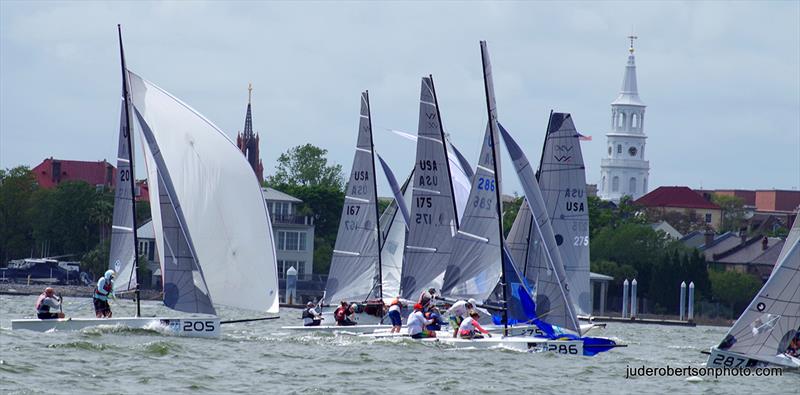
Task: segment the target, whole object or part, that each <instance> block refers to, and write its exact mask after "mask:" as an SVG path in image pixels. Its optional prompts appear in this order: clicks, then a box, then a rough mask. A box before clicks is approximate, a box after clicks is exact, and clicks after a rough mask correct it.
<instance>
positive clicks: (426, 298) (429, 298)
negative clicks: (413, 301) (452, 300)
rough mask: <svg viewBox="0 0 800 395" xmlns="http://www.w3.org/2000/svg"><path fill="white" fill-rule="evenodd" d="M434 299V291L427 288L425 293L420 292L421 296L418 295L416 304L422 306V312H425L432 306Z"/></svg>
mask: <svg viewBox="0 0 800 395" xmlns="http://www.w3.org/2000/svg"><path fill="white" fill-rule="evenodd" d="M435 299H436V289H435V288H429V289H428V290H427V291H422V294H420V295H419V300H418V301H417V303H419V304H421V305H422V311H423V312H427V311H428V308H430V307H431V305H433V303H434V300H435Z"/></svg>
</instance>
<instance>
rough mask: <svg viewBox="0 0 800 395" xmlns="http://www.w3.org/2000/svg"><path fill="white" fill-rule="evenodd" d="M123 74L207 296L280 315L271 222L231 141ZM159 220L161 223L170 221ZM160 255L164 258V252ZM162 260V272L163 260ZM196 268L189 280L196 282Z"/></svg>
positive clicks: (154, 89) (164, 94) (168, 97)
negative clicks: (203, 281) (127, 81)
mask: <svg viewBox="0 0 800 395" xmlns="http://www.w3.org/2000/svg"><path fill="white" fill-rule="evenodd" d="M128 79H129V81H130V86H131V99H132V101H133V103H132V104H133V109H134V112H135V114H136V117H137V120H138V122H139V125H140V127H141V129H142V131H143V132H145V134H146V136H145V137H146V139H148V140H152V141H153V142H156V143H157V148H158V151H157V153H158V156H160V157H161V160H160V161H161V162H162V164H161V165H158V162H159V159H158V158H157V157H156V156H157V155H156V154H157V153H156V151H155V150H154V149H153V146H150V148H151V150H153V152H151V154H152V156H153V158H155V159H156V160H155V162H156V165H157V166H156V167H157V172H158V174H159V175H160V176H161V177H162V179H163V180H164V181H165V188H166V189H167V193H168V197H169V198H171V199H172V202H173V204H174V206H175V207H179V208H180V210H178V211H177V214H178V215H177V217H178V219H179V225H180V226H181V229H182V231H183V233H184V234H185V235H190V238H188V239H187V241H188V240H190V242H187V245H193V246H194V249H195V254H194V259H196V261H195V262H194V263H193V264H196V265H199V266H198V267H199V268H201V269H202V270H197V271H196V272H197V273H202V278H203V279H204V280H205V283H206V285H207V290H208V295H210V296H211V300H213V302H214V304H215V305H226V306H232V307H238V308H243V309H248V310H257V311H262V312H267V313H277V311H278V277H277V264H276V257H275V246H274V242H273V235H272V227H271V226H270V221H269V214H268V213H267V207H266V202H265V201H264V199H263V197H262V195H261V188H260V185H259V184H258V182H257V180H256V179H255V177H253V170H252V168H251V167H250V165H249V164H248V163H247V161H246V160H245V158H244V156H242V154H241V152H240V151H239V150H238V149H237V148H236V146H235V145H234V144H233V142H232V141H231V140H230V138H229V137H228V136H227V135H225V133H224V132H222V131H221V130H220V129H219V128H217V127H216V126H215V125H214V124H212V123H211V122H210V121H208V120H207V119H206V118H204V117H203V116H202V115H200V114H199V113H197V112H196V111H195V110H194V109H192V108H191V107H189V106H188V105H186V104H185V103H183V102H182V101H180V100H178V99H177V98H175V97H173V96H172V95H170V94H169V93H167V92H166V91H164V90H162V89H161V88H159V87H157V86H156V85H154V84H152V83H151V82H149V81H146V80H144V79H142V78H141V77H139V76H138V75H136V74H135V73H133V72H130V71H128ZM147 134H150V135H151V136H150V137H149V138H148V137H147ZM148 145H150V144H149V141H148ZM148 174H152V170H151V169H150V168H148ZM167 180H171V181H170V182H169V183H167V182H166V181H167ZM170 183H171V184H172V190H171V191H170V190H169V189H170V185H169V184H170ZM159 193H160V194H161V188H159ZM173 194H174V196H173ZM159 206H160V205H159ZM160 210H161V211H162V212H161V213H160V215H161V216H162V217H164V216H165V215H168V214H169V213H164V212H163V211H165V208H164V207H161V208H160ZM163 220H164V218H161V219H160V221H161V222H162V223H161V226H162V227H163V226H165V225H169V224H168V223H165V222H163ZM154 225H155V222H154ZM168 233H169V232H168V231H167V230H164V231H163V233H162V234H163V236H164V237H168ZM158 234H159V232H158V231H157V232H156V235H158ZM164 244H166V243H164ZM178 244H181V243H178ZM163 248H164V249H165V250H166V246H163ZM160 254H161V253H160ZM181 256H184V254H183V253H181ZM164 260H165V261H167V260H169V258H168V255H167V253H166V251H164ZM163 265H164V269H165V271H166V268H167V267H168V262H165V263H163ZM194 273H195V271H194V270H193V274H192V277H193V278H192V283H193V284H194V285H195V286H198V284H199V283H200V281H198V280H197V279H196V278H195V275H194ZM162 274H166V273H162ZM165 277H166V276H165ZM165 285H166V281H165ZM165 288H166V286H165ZM198 289H202V288H200V287H198ZM178 300H180V299H178ZM176 306H177V304H176Z"/></svg>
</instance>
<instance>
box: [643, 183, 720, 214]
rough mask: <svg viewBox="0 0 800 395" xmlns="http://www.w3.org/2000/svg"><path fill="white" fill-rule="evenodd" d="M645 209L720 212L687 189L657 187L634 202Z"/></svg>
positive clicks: (717, 207)
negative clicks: (688, 209) (667, 208)
mask: <svg viewBox="0 0 800 395" xmlns="http://www.w3.org/2000/svg"><path fill="white" fill-rule="evenodd" d="M634 203H636V204H638V205H641V206H645V207H676V208H694V209H711V210H720V207H719V206H717V205H716V204H714V203H711V202H709V201H708V200H706V199H704V198H703V197H702V196H700V195H699V194H698V193H697V192H695V191H693V190H691V189H689V187H681V186H674V187H658V188H656V189H655V190H653V191H651V192H650V193H648V194H647V195H644V196H642V197H640V198H639V199H636V201H635V202H634Z"/></svg>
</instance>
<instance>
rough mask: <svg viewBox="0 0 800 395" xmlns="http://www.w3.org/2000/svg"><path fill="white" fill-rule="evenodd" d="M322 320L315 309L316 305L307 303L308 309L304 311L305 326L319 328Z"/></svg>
mask: <svg viewBox="0 0 800 395" xmlns="http://www.w3.org/2000/svg"><path fill="white" fill-rule="evenodd" d="M322 320H323V318H322V316H321V315H320V314H319V313H318V312H317V310H316V309H315V308H314V303H312V302H308V303H306V308H305V310H303V326H319V324H320V323H322Z"/></svg>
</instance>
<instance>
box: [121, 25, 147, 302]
mask: <svg viewBox="0 0 800 395" xmlns="http://www.w3.org/2000/svg"><path fill="white" fill-rule="evenodd" d="M117 33H118V35H119V57H120V64H121V66H122V100H123V101H124V102H125V134H127V138H128V155H129V156H130V158H129V160H130V163H129V164H130V168H131V169H130V170H131V174H130V177H128V180H129V181H130V183H131V195H134V191H135V189H134V188H135V187H136V183H135V182H134V178H135V176H134V174H136V173H135V172H134V169H133V143H132V140H131V130H133V128H132V127H131V126H132V125H131V112H130V108H131V107H130V106H131V102H130V92H129V91H128V68H127V67H126V66H125V51H124V50H123V49H122V27H121V26H120V25H119V24H117ZM131 211H133V213H132V214H133V265H131V270H132V271H133V272H134V273H135V272H137V271H138V270H137V269H138V268H139V237H138V235H137V234H136V227H137V225H136V197H135V196H131ZM134 294H135V295H136V317H140V316H141V314H142V305H141V301H140V299H141V298H140V292H139V280H138V278H137V280H136V290H135V291H134Z"/></svg>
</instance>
